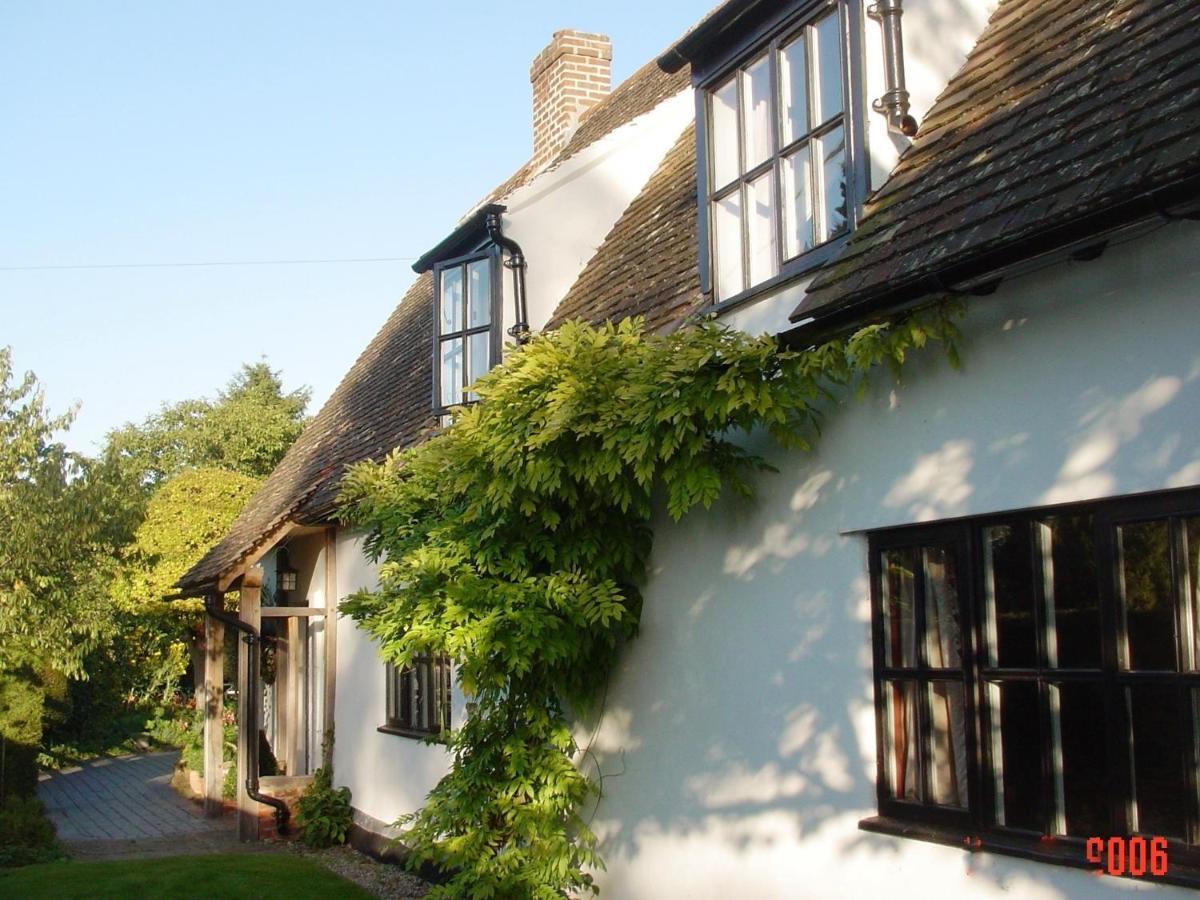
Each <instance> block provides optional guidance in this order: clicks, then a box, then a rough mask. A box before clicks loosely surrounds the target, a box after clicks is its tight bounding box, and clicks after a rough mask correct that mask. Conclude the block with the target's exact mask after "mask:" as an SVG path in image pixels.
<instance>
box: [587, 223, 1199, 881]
mask: <svg viewBox="0 0 1200 900" xmlns="http://www.w3.org/2000/svg"><path fill="white" fill-rule="evenodd" d="M1198 251H1200V226H1198V225H1194V224H1188V225H1172V226H1169V227H1167V228H1165V229H1163V230H1161V231H1159V232H1157V233H1155V234H1153V235H1151V236H1150V237H1145V238H1142V239H1139V240H1137V241H1136V242H1134V243H1131V244H1128V245H1124V246H1119V247H1115V248H1112V249H1110V250H1109V251H1108V252H1107V253H1106V254H1105V255H1104V256H1103V257H1102V258H1101V259H1099V260H1097V261H1095V262H1092V263H1071V264H1062V265H1058V266H1056V267H1054V268H1051V269H1047V270H1044V271H1043V272H1041V273H1037V274H1034V275H1030V276H1027V277H1025V278H1022V279H1019V280H1014V281H1009V282H1006V283H1005V284H1004V285H1002V287H1001V288H1000V290H999V292H998V293H997V294H996V295H994V296H993V297H991V298H987V299H974V300H972V301H971V307H970V312H969V314H968V316H967V318H966V319H965V321H964V323H963V333H964V342H963V368H962V369H961V371H954V370H952V369H950V368H949V366H948V365H947V364H946V363H945V361H944V360H943V359H940V358H938V356H937V355H936V354H935V353H925V354H923V355H922V356H920V357H919V358H918V359H917V360H915V361H914V364H913V365H912V366H911V367H910V368H908V369H906V372H905V382H904V384H903V385H901V386H899V387H897V386H895V385H894V384H892V383H891V381H890V379H889V378H887V377H886V376H885V377H883V378H882V379H881V381H880V382H879V383H878V384H877V386H876V389H874V390H872V391H871V392H870V393H869V394H868V396H867V397H866V398H865V399H864V400H862V401H856V400H849V401H847V402H846V403H845V404H843V405H842V407H841V408H838V409H837V410H834V411H833V412H832V413H831V415H830V416H829V417H828V419H827V421H826V424H825V428H824V433H823V435H822V436H821V438H820V440H819V445H818V447H817V450H816V453H815V454H814V455H811V456H804V455H801V454H798V453H787V452H781V451H778V450H776V449H773V448H771V447H769V446H767V445H766V444H765V443H763V442H761V441H756V440H752V441H750V443H751V444H752V445H753V446H755V447H756V448H757V449H760V450H763V451H764V452H765V453H766V454H767V456H768V458H769V459H770V461H771V462H772V463H773V464H774V465H775V466H776V467H778V469H779V472H778V473H777V474H765V475H763V476H761V477H760V478H758V479H757V495H756V499H754V500H753V501H742V500H736V501H735V500H728V501H722V502H720V503H718V504H717V505H716V506H714V507H713V509H711V510H710V511H707V512H704V511H697V512H695V513H693V514H691V515H689V516H688V517H687V518H685V520H684V521H683V522H682V523H680V524H679V525H671V524H670V523H669V522H668V521H666V520H665V517H660V520H659V521H658V522H657V523H656V524H657V528H656V544H655V548H654V553H653V557H652V560H651V567H650V571H651V575H650V578H649V582H648V584H647V586H646V590H645V604H644V610H643V615H642V625H641V630H640V634H639V636H638V637H637V639H636V640H634V641H632V642H631V643H630V644H629V645H628V646H627V647H626V648H625V650H624V651H623V654H622V657H621V659H620V662H619V666H618V669H617V672H616V673H615V675H614V677H613V680H612V682H611V684H610V686H609V690H608V693H607V700H606V705H605V710H604V713H603V716H602V719H601V723H600V727H599V730H598V732H597V735H596V739H595V742H594V743H593V744H592V746H591V750H592V751H593V752H594V753H595V754H596V758H597V760H598V766H599V771H600V772H601V773H603V774H604V775H605V778H604V780H603V799H602V800H601V801H600V804H599V807H598V809H597V810H596V811H595V821H594V825H595V827H596V828H597V829H598V831H599V833H600V834H601V836H602V838H603V844H602V852H603V855H604V858H605V860H606V862H607V865H608V871H607V872H605V873H601V874H600V875H599V879H600V885H601V887H602V896H607V897H611V898H620V900H642V898H654V900H670V898H684V897H686V898H692V900H702V898H713V900H724V898H729V897H754V898H756V900H770V898H792V897H864V896H887V897H915V898H941V897H958V896H970V897H999V896H1002V895H1004V896H1013V897H1022V898H1066V897H1070V898H1090V897H1098V896H1118V895H1125V894H1127V893H1129V892H1130V891H1136V890H1141V889H1148V888H1149V886H1148V885H1145V884H1133V883H1130V882H1129V881H1126V880H1121V879H1110V878H1097V877H1096V876H1094V875H1091V874H1088V873H1086V872H1083V871H1081V870H1075V869H1067V868H1063V867H1058V866H1050V865H1044V864H1037V863H1032V862H1027V861H1022V860H1017V859H1011V858H1006V857H1001V856H996V855H991V854H976V855H971V854H967V853H964V852H963V851H960V850H957V849H953V848H947V847H942V846H937V845H933V844H928V843H923V842H919V841H915V840H903V839H899V838H893V837H887V836H882V835H876V834H870V833H867V832H864V831H861V830H859V829H858V827H857V823H858V822H859V820H860V819H862V818H864V817H867V816H871V815H874V814H875V812H876V809H875V728H874V709H873V706H872V699H871V697H872V681H871V652H870V637H869V628H868V619H869V599H868V581H867V576H866V571H867V569H866V566H867V559H866V546H865V539H864V538H863V537H861V536H859V535H856V534H850V532H856V531H858V530H860V529H867V528H875V527H880V526H888V525H895V524H900V523H907V522H916V521H924V520H936V519H942V518H947V517H953V516H962V515H969V514H980V513H986V512H993V511H1000V510H1008V509H1016V508H1022V507H1031V506H1039V505H1043V504H1049V503H1058V502H1065V501H1070V500H1081V499H1089V498H1098V497H1105V496H1115V495H1124V494H1130V493H1137V492H1142V491H1150V490H1158V489H1163V488H1171V487H1181V486H1190V485H1197V484H1200V444H1198V443H1197V440H1196V436H1197V424H1198V423H1200V343H1197V340H1196V336H1197V335H1198V334H1200V302H1198V300H1200V296H1198V292H1200V288H1198V287H1197V285H1200V252H1198ZM584 726H585V727H581V729H580V733H581V735H582V736H583V737H584V739H585V740H586V739H587V738H588V737H589V736H590V735H591V733H592V729H594V728H595V727H596V723H595V722H587V723H584ZM588 771H591V772H594V767H593V766H591V765H590V764H589V766H588ZM1154 889H1156V890H1161V891H1162V892H1163V894H1164V895H1165V894H1167V893H1171V892H1172V891H1174V890H1175V889H1168V888H1154ZM1180 895H1182V892H1180Z"/></svg>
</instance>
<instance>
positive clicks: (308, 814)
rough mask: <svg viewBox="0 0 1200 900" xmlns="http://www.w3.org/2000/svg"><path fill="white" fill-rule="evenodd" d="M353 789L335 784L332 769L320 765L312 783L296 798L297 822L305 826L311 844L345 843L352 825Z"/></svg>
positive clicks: (306, 840) (305, 834)
mask: <svg viewBox="0 0 1200 900" xmlns="http://www.w3.org/2000/svg"><path fill="white" fill-rule="evenodd" d="M353 821H354V820H353V814H352V813H351V811H350V788H347V787H341V788H337V789H336V790H335V789H334V787H333V770H332V769H331V768H329V767H328V766H321V768H319V769H317V771H316V772H315V773H314V775H313V780H312V783H311V784H310V785H309V786H308V787H307V788H306V789H305V791H304V793H303V794H302V795H301V796H300V799H299V800H297V801H296V824H297V825H299V826H300V827H301V828H303V829H304V843H306V844H308V846H310V847H332V846H334V845H335V844H344V843H346V838H347V837H348V836H349V834H350V826H351V825H352V824H353Z"/></svg>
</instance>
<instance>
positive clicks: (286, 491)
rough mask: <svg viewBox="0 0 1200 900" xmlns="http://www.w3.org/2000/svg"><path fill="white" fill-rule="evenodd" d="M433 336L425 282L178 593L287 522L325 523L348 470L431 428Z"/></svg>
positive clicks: (200, 583) (201, 583)
mask: <svg viewBox="0 0 1200 900" xmlns="http://www.w3.org/2000/svg"><path fill="white" fill-rule="evenodd" d="M432 329H433V287H432V277H431V276H430V275H423V276H421V277H420V278H418V279H417V280H416V282H414V283H413V286H412V287H411V288H409V290H408V293H406V294H405V295H404V298H403V299H402V300H401V301H400V305H399V306H397V307H396V310H395V311H394V312H393V313H392V315H391V317H390V318H389V319H388V320H387V322H386V323H385V324H384V326H383V328H382V329H380V331H379V334H377V335H376V336H375V339H374V340H372V341H371V343H370V344H369V345H368V346H367V349H366V350H364V351H363V352H362V355H361V356H359V358H358V360H357V361H356V362H355V363H354V366H353V367H352V368H351V369H350V371H349V373H347V375H346V377H345V378H343V379H342V382H341V384H339V385H338V387H337V389H336V390H335V391H334V392H333V396H331V397H330V398H329V400H328V401H326V403H325V405H324V406H323V407H321V411H320V412H319V413H318V414H317V417H316V418H315V419H313V421H312V422H311V423H310V424H309V426H308V427H307V428H305V429H304V432H303V434H301V435H300V437H299V438H298V439H297V441H296V443H295V444H293V445H292V447H291V449H290V450H288V452H287V454H286V455H285V456H284V458H283V460H282V461H281V462H280V463H279V465H278V466H277V467H276V468H275V471H274V472H272V473H271V474H270V475H269V476H268V477H267V480H266V481H264V482H263V484H262V486H261V487H260V488H259V489H258V492H257V493H255V495H254V496H253V497H252V498H251V500H250V502H249V503H248V504H247V506H246V508H245V510H243V511H242V514H241V515H240V516H239V517H238V518H237V520H236V521H235V522H234V523H233V525H232V526H231V527H230V529H229V532H228V534H226V535H225V537H224V538H223V539H222V540H221V542H220V543H219V544H217V545H216V546H215V547H213V548H212V549H211V550H209V551H208V553H207V554H205V556H204V558H203V559H201V560H200V561H199V562H198V563H196V565H194V566H193V567H192V568H191V569H190V570H189V571H188V573H187V574H186V575H184V576H183V578H181V579H180V581H179V585H180V587H182V588H183V589H184V590H188V589H195V588H203V587H205V586H207V585H210V584H211V583H212V582H213V581H215V580H216V578H217V577H218V576H220V575H221V574H222V573H223V572H226V571H227V570H229V569H230V568H232V567H234V566H236V565H237V564H238V563H239V562H241V561H242V560H243V559H245V558H246V557H247V556H249V555H250V554H251V553H252V552H253V551H254V550H255V548H256V547H257V546H258V545H259V544H260V543H261V541H263V540H264V539H265V538H266V537H267V536H268V535H269V534H270V533H271V532H272V531H273V530H274V529H275V528H276V527H278V526H279V525H280V524H282V523H283V522H284V521H286V520H291V521H295V522H320V521H325V520H328V518H329V517H330V515H331V513H332V511H333V506H334V501H335V499H336V495H337V485H338V482H339V480H340V478H341V475H342V473H343V472H344V471H345V468H346V466H347V465H349V464H351V463H355V462H358V461H360V460H364V459H382V458H383V457H384V456H385V455H386V454H387V453H388V452H389V451H390V450H391V449H393V448H394V447H398V446H404V445H407V444H411V443H412V442H413V441H415V440H417V439H418V438H419V437H420V436H421V435H422V433H423V432H424V431H425V429H426V428H428V427H429V426H430V425H432V396H433V394H432V392H433V369H432V365H431V362H430V360H431V359H432V356H431V354H432V350H431V342H432Z"/></svg>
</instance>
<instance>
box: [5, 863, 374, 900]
mask: <svg viewBox="0 0 1200 900" xmlns="http://www.w3.org/2000/svg"><path fill="white" fill-rule="evenodd" d="M370 896H371V895H370V894H368V893H366V892H365V891H363V890H362V889H361V888H359V887H358V886H357V885H355V884H352V883H350V882H349V881H346V880H345V879H344V878H342V877H340V876H338V875H335V874H333V873H332V872H330V871H329V870H328V869H325V868H323V867H321V866H320V865H319V864H317V863H315V862H312V861H310V860H307V859H301V858H298V857H296V856H293V855H291V854H286V855H285V854H274V853H253V854H249V853H248V854H236V853H235V854H223V855H217V856H175V857H166V858H160V859H130V860H119V861H115V862H92V863H74V862H58V863H44V864H42V865H36V866H26V867H24V868H21V869H10V870H8V871H0V897H5V898H12V900H24V898H26V897H30V898H40V897H48V898H49V897H52V898H68V897H71V898H74V897H78V898H81V900H82V898H88V900H91V898H96V900H101V898H114V900H115V898H120V900H127V898H132V897H137V898H156V897H164V898H170V900H186V898H191V897H195V898H209V897H238V898H240V897H247V898H251V897H252V898H262V900H268V898H276V897H277V898H280V900H283V898H287V900H303V898H306V897H312V898H326V897H336V898H340V897H345V898H352V900H359V898H369V897H370Z"/></svg>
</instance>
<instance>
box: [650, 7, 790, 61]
mask: <svg viewBox="0 0 1200 900" xmlns="http://www.w3.org/2000/svg"><path fill="white" fill-rule="evenodd" d="M765 2H766V0H730V2H728V3H726V4H724V5H723V6H720V7H718V8H717V9H715V10H713V11H712V12H711V13H709V14H708V15H707V16H705V17H704V18H703V19H701V20H700V21H699V22H698V23H697V24H696V25H695V26H694V27H693V28H692V29H691V30H689V31H688V32H687V34H685V35H684V36H683V37H681V38H680V39H679V40H677V41H676V42H675V43H674V44H672V45H671V46H670V47H668V48H667V49H666V50H665V51H664V52H663V53H662V54H661V55H660V56H659V57H658V60H657V62H658V67H659V68H660V69H662V70H663V71H664V72H666V73H668V74H669V75H674V74H675V73H676V72H678V71H679V70H680V69H682V68H683V67H684V66H686V65H688V64H689V63H692V62H695V61H696V60H697V59H700V58H701V57H703V56H704V54H705V51H707V50H708V49H709V48H710V47H712V46H713V45H714V44H715V43H718V42H719V41H720V40H721V38H722V37H723V36H724V35H725V33H726V31H728V29H730V28H731V27H733V26H734V25H735V24H737V23H738V22H739V21H740V20H741V19H742V18H743V17H744V16H745V15H746V14H747V13H749V12H751V11H752V10H754V9H755V8H756V7H759V6H761V5H763V4H764V3H765Z"/></svg>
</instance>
